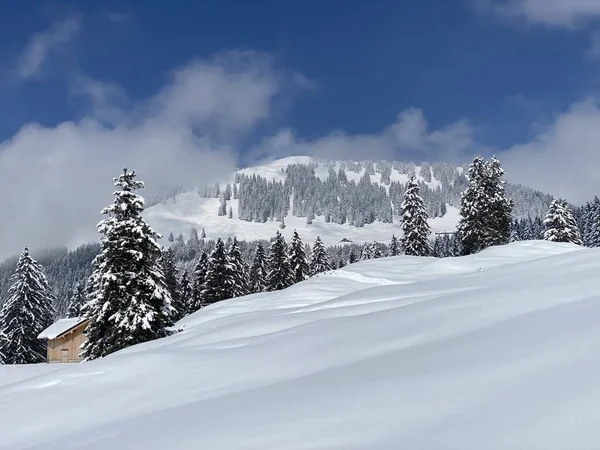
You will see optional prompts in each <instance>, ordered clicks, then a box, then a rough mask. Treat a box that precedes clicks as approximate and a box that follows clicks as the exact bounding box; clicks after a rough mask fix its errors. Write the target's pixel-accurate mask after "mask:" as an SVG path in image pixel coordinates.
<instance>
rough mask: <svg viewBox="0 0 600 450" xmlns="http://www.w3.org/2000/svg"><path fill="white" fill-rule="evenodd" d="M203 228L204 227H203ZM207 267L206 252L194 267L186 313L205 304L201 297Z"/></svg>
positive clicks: (196, 309) (194, 310)
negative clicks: (190, 295)
mask: <svg viewBox="0 0 600 450" xmlns="http://www.w3.org/2000/svg"><path fill="white" fill-rule="evenodd" d="M203 229H204V228H203ZM207 269H208V255H207V254H206V252H204V251H203V252H202V253H201V254H200V258H199V259H198V262H197V263H196V266H195V267H194V282H193V285H192V301H191V303H190V304H189V305H188V314H191V313H193V312H196V311H198V310H199V309H200V308H202V307H204V306H206V303H205V302H204V300H203V298H202V291H203V290H204V281H205V279H206V270H207Z"/></svg>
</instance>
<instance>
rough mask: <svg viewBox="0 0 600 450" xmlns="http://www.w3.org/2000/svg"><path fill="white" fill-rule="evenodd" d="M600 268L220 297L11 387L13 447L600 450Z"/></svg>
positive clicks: (551, 253) (459, 273)
mask: <svg viewBox="0 0 600 450" xmlns="http://www.w3.org/2000/svg"><path fill="white" fill-rule="evenodd" d="M599 270H600V251H598V250H590V249H580V248H579V247H575V246H571V245H568V244H552V243H547V242H520V243H515V244H510V245H508V246H504V247H498V248H492V249H489V250H486V251H484V252H482V253H481V254H478V255H474V256H470V257H462V258H447V259H443V260H436V259H432V258H412V257H405V256H401V257H394V258H387V259H381V260H371V261H365V262H361V263H357V264H354V265H351V266H347V267H345V268H344V269H343V270H339V271H335V272H332V273H329V274H325V275H322V276H320V277H318V278H316V279H311V280H308V281H306V282H303V283H300V284H298V285H295V286H293V287H292V288H290V289H288V290H286V291H283V292H278V293H269V294H256V295H253V296H248V297H245V298H240V299H235V300H230V301H226V302H222V303H220V304H216V305H213V306H211V307H208V308H206V309H204V310H201V311H199V312H198V313H196V314H194V315H192V316H190V317H187V318H185V319H183V320H182V321H181V322H180V323H179V325H180V326H182V327H184V331H183V332H182V333H180V334H178V335H175V336H172V337H170V338H166V339H163V340H160V341H155V342H151V343H147V344H144V345H139V346H136V347H133V348H130V349H127V350H125V351H122V352H120V353H117V354H115V355H111V356H109V357H107V358H105V359H103V360H99V361H94V362H91V363H85V364H79V365H71V366H69V367H68V368H65V369H62V370H59V371H55V372H53V373H49V374H46V375H41V376H38V377H34V378H30V379H27V380H24V381H21V382H15V383H12V384H8V385H5V386H3V387H0V424H1V425H0V427H1V428H0V449H10V450H19V449H28V450H40V449H44V450H58V449H60V450H67V449H76V448H86V449H88V450H100V449H102V450H104V449H108V448H110V449H134V448H135V449H138V448H140V449H149V450H150V449H161V450H163V449H165V448H168V449H194V450H195V449H198V448H207V449H211V450H217V449H227V450H236V449H247V450H250V449H257V450H258V449H260V450H265V449H277V450H279V449H286V450H287V449H298V450H300V449H302V450H306V449H339V450H342V449H343V450H353V449H357V450H358V449H390V450H392V449H393V450H396V449H399V448H401V449H444V450H449V449H456V450H459V449H460V450H464V449H486V450H487V449H502V450H505V449H513V448H514V449H517V448H519V449H521V448H523V449H544V450H548V449H578V450H582V449H594V448H597V442H598V440H599V439H600V427H599V425H600V416H599V415H598V413H597V411H598V407H597V405H598V403H599V402H600V382H599V381H600V380H599V378H598V377H599V375H598V373H599V372H600V350H598V349H599V348H600V346H599V343H600V326H598V317H600V285H599V284H598V283H597V281H596V280H597V274H598V272H599ZM10 369H13V368H10ZM23 369H26V368H23ZM5 370H7V368H4V367H0V376H1V374H2V373H3V371H5Z"/></svg>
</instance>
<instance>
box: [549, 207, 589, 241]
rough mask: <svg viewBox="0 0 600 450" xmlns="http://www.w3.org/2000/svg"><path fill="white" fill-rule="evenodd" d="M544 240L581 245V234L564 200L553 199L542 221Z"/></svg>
mask: <svg viewBox="0 0 600 450" xmlns="http://www.w3.org/2000/svg"><path fill="white" fill-rule="evenodd" d="M544 227H545V231H544V239H545V240H547V241H553V242H571V243H573V244H577V245H583V241H582V240H581V234H580V232H579V229H578V228H577V224H576V223H575V219H574V218H573V213H572V212H571V209H570V208H569V204H568V203H567V201H566V200H564V199H560V198H555V199H554V200H552V203H550V208H549V210H548V214H546V218H545V219H544Z"/></svg>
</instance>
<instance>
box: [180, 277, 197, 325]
mask: <svg viewBox="0 0 600 450" xmlns="http://www.w3.org/2000/svg"><path fill="white" fill-rule="evenodd" d="M178 285H179V292H178V297H179V299H180V302H181V313H180V317H179V319H181V318H183V317H185V316H187V315H188V314H191V313H193V312H194V311H193V310H192V305H193V304H194V298H193V290H192V285H191V282H190V276H189V275H188V273H187V270H184V271H183V274H182V275H181V278H180V279H179V283H178Z"/></svg>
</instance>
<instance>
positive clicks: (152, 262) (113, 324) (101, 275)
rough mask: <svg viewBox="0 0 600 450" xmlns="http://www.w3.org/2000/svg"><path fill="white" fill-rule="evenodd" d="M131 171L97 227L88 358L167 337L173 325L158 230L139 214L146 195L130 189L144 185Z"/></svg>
mask: <svg viewBox="0 0 600 450" xmlns="http://www.w3.org/2000/svg"><path fill="white" fill-rule="evenodd" d="M135 176H136V174H135V172H134V171H131V172H130V171H128V170H127V169H124V170H123V173H122V174H121V175H120V176H119V177H118V178H115V180H114V181H115V183H114V184H115V186H116V188H117V190H116V192H115V193H114V195H115V200H114V203H113V204H112V205H110V206H108V207H106V208H104V209H103V210H102V213H103V214H106V215H108V217H107V218H105V219H104V220H102V221H101V222H100V224H99V225H98V231H99V232H100V233H101V234H102V235H103V236H102V239H101V250H100V254H99V255H98V256H97V257H96V259H95V260H94V263H93V272H92V275H91V276H90V278H89V280H88V288H89V302H88V303H87V304H86V308H85V311H84V315H85V317H86V318H87V319H89V324H88V327H87V329H86V335H87V337H88V340H87V341H86V342H85V343H84V344H83V352H82V356H83V357H84V358H85V359H86V360H91V359H95V358H100V357H102V356H106V355H108V354H110V353H113V352H115V351H117V350H121V349H123V348H126V347H129V346H130V345H134V344H138V343H141V342H146V341H150V340H152V339H156V338H160V337H163V336H167V335H168V334H169V332H168V331H167V327H169V326H170V325H172V321H171V315H172V314H173V312H174V309H173V307H172V306H171V295H170V293H169V290H168V289H167V286H166V283H165V277H164V274H163V272H162V269H161V267H160V264H159V259H160V257H161V255H162V252H161V247H160V245H159V244H158V242H157V240H158V239H159V238H160V235H159V234H158V233H156V232H155V231H154V230H153V229H152V228H151V227H150V226H149V225H148V223H147V222H146V221H145V220H144V218H143V217H142V212H143V210H144V199H143V198H142V197H141V196H139V195H137V194H136V193H135V192H134V191H135V190H137V189H140V188H143V187H144V184H143V182H141V181H136V180H135Z"/></svg>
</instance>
